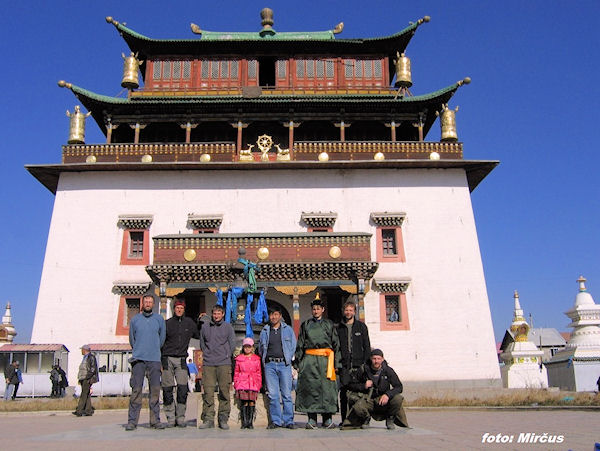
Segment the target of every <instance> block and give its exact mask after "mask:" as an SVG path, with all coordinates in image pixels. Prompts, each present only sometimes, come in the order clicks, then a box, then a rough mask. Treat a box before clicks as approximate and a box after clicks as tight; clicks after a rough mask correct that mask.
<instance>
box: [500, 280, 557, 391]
mask: <svg viewBox="0 0 600 451" xmlns="http://www.w3.org/2000/svg"><path fill="white" fill-rule="evenodd" d="M514 300H515V311H514V315H513V321H512V324H511V325H510V331H511V333H512V335H513V337H514V341H513V342H512V343H509V345H508V346H507V347H506V349H505V351H504V352H503V353H502V354H500V358H501V359H502V360H503V361H504V366H503V367H502V369H501V373H502V385H503V386H504V387H505V388H546V387H548V374H547V372H546V367H545V366H544V365H542V355H543V354H544V352H543V351H541V350H539V349H538V348H537V346H536V345H535V344H534V343H532V342H531V341H528V340H527V334H528V333H529V324H527V321H525V317H524V315H523V309H522V308H521V304H520V302H519V293H517V291H516V290H515V294H514Z"/></svg>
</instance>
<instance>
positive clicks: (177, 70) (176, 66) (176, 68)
mask: <svg viewBox="0 0 600 451" xmlns="http://www.w3.org/2000/svg"><path fill="white" fill-rule="evenodd" d="M173 78H181V61H173Z"/></svg>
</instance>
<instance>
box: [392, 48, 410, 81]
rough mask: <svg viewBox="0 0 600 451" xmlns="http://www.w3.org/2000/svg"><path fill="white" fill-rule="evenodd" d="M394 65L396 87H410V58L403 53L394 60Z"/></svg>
mask: <svg viewBox="0 0 600 451" xmlns="http://www.w3.org/2000/svg"><path fill="white" fill-rule="evenodd" d="M395 63H396V86H402V87H404V88H410V87H411V86H412V74H411V71H410V58H409V57H408V56H404V53H403V54H402V55H400V56H398V58H397V59H396V60H395Z"/></svg>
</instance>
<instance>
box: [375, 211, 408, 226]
mask: <svg viewBox="0 0 600 451" xmlns="http://www.w3.org/2000/svg"><path fill="white" fill-rule="evenodd" d="M404 218H406V213H403V212H399V213H388V212H387V211H386V212H383V213H371V221H373V222H374V223H375V225H377V226H379V227H402V223H403V222H404Z"/></svg>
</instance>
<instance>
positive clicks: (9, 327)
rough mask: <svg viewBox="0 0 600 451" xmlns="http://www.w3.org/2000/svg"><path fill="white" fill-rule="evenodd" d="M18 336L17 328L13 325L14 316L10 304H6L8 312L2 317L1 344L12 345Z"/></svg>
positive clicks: (0, 326) (0, 328) (0, 327)
mask: <svg viewBox="0 0 600 451" xmlns="http://www.w3.org/2000/svg"><path fill="white" fill-rule="evenodd" d="M16 335H17V331H16V329H15V326H13V323H12V314H11V312H10V302H7V303H6V310H5V311H4V316H3V317H2V324H0V344H2V343H12V342H13V340H14V339H15V336H16Z"/></svg>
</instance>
